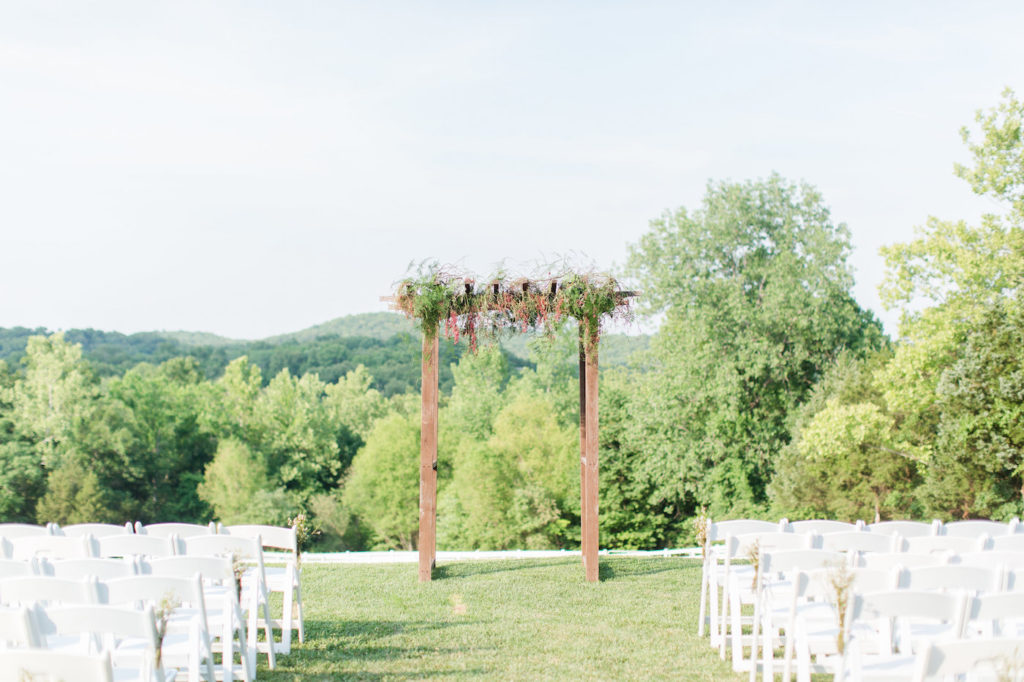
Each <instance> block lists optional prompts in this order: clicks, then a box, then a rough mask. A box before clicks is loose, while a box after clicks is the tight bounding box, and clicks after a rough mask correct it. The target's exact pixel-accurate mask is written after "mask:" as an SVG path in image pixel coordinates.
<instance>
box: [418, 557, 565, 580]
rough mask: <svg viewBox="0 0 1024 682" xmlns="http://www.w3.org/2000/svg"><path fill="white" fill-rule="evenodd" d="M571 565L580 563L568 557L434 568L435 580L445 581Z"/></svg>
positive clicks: (461, 563)
mask: <svg viewBox="0 0 1024 682" xmlns="http://www.w3.org/2000/svg"><path fill="white" fill-rule="evenodd" d="M567 562H569V563H579V559H578V558H576V559H574V558H573V557H566V558H565V559H516V560H515V561H504V562H500V563H499V562H491V561H461V562H455V563H450V564H441V565H440V566H435V567H434V572H433V574H432V576H433V580H445V579H447V578H468V577H470V576H474V575H487V574H488V573H514V572H516V571H527V570H533V569H537V568H550V567H552V566H561V565H564V564H566V563H567ZM582 571H583V564H580V572H581V573H582Z"/></svg>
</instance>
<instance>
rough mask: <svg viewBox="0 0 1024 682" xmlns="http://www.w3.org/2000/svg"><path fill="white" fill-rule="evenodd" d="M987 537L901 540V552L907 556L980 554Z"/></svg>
mask: <svg viewBox="0 0 1024 682" xmlns="http://www.w3.org/2000/svg"><path fill="white" fill-rule="evenodd" d="M987 544H988V536H987V535H984V534H983V535H981V536H978V537H964V536H957V535H929V536H923V537H916V538H905V539H904V540H903V551H904V552H906V553H907V554H934V553H939V552H945V553H948V554H963V553H965V552H981V551H984V550H985V549H986V545H987Z"/></svg>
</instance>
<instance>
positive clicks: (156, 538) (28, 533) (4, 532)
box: [0, 523, 306, 655]
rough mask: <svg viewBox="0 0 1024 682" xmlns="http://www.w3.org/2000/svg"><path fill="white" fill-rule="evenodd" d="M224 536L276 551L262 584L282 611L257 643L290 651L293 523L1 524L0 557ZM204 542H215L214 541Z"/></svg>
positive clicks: (296, 585) (162, 547) (156, 549)
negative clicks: (270, 634) (276, 596)
mask: <svg viewBox="0 0 1024 682" xmlns="http://www.w3.org/2000/svg"><path fill="white" fill-rule="evenodd" d="M224 536H229V537H242V538H249V539H255V540H259V543H258V544H259V545H260V548H259V550H260V551H259V554H260V559H261V561H262V557H263V554H262V552H263V550H264V549H266V550H270V551H273V552H275V554H274V555H273V556H272V557H271V564H272V565H266V563H267V562H265V561H264V562H263V563H264V564H265V565H266V568H265V574H266V586H267V589H268V590H269V591H270V592H271V593H275V592H276V593H280V594H281V595H282V601H283V607H282V609H283V610H282V613H281V617H280V618H276V617H275V618H273V619H270V621H269V624H268V627H270V628H271V629H272V630H279V631H280V633H281V634H280V638H279V639H271V640H270V641H269V642H268V643H265V644H264V643H261V647H263V648H272V649H273V650H274V653H278V654H282V655H286V654H288V653H290V651H291V642H292V634H293V632H295V633H297V635H298V640H299V642H300V643H302V642H305V636H306V635H305V622H304V616H303V609H302V581H301V573H300V571H299V567H298V541H297V536H296V532H295V529H294V528H281V527H276V526H266V525H232V526H222V525H220V524H213V523H210V524H208V525H202V524H189V523H158V524H149V525H143V524H140V523H136V524H134V525H133V524H130V523H126V524H124V525H123V526H119V525H116V524H99V523H87V524H76V525H72V526H66V527H61V526H58V525H56V524H48V525H46V526H32V525H28V524H0V558H6V559H14V560H22V561H30V560H38V559H41V558H46V559H51V560H67V559H86V558H92V557H128V558H133V557H142V558H148V557H170V556H178V555H185V554H189V553H191V552H189V551H188V549H187V547H186V545H187V543H189V542H193V539H194V538H200V537H224ZM203 542H207V544H210V543H212V544H213V545H216V544H218V541H203ZM193 544H195V543H194V542H193ZM224 551H228V550H226V549H225V550H224ZM253 560H255V557H253Z"/></svg>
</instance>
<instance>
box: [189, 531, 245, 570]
mask: <svg viewBox="0 0 1024 682" xmlns="http://www.w3.org/2000/svg"><path fill="white" fill-rule="evenodd" d="M183 542H184V545H185V555H186V556H235V557H237V558H239V559H241V560H243V561H250V562H253V563H256V562H259V563H261V564H262V563H263V543H262V542H261V540H260V538H259V537H255V538H250V537H243V536H240V535H198V536H196V537H191V538H183Z"/></svg>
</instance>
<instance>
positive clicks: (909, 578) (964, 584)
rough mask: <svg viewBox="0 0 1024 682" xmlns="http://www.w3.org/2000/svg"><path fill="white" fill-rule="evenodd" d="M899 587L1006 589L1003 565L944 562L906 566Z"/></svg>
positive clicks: (995, 590) (972, 589)
mask: <svg viewBox="0 0 1024 682" xmlns="http://www.w3.org/2000/svg"><path fill="white" fill-rule="evenodd" d="M898 587H899V589H905V590H916V591H933V590H934V591H941V592H951V591H961V590H968V591H971V592H999V591H1001V590H1002V589H1003V567H1002V566H998V565H996V566H965V565H963V564H944V565H941V566H916V567H914V568H905V569H903V571H902V573H901V574H900V577H899V585H898Z"/></svg>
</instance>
